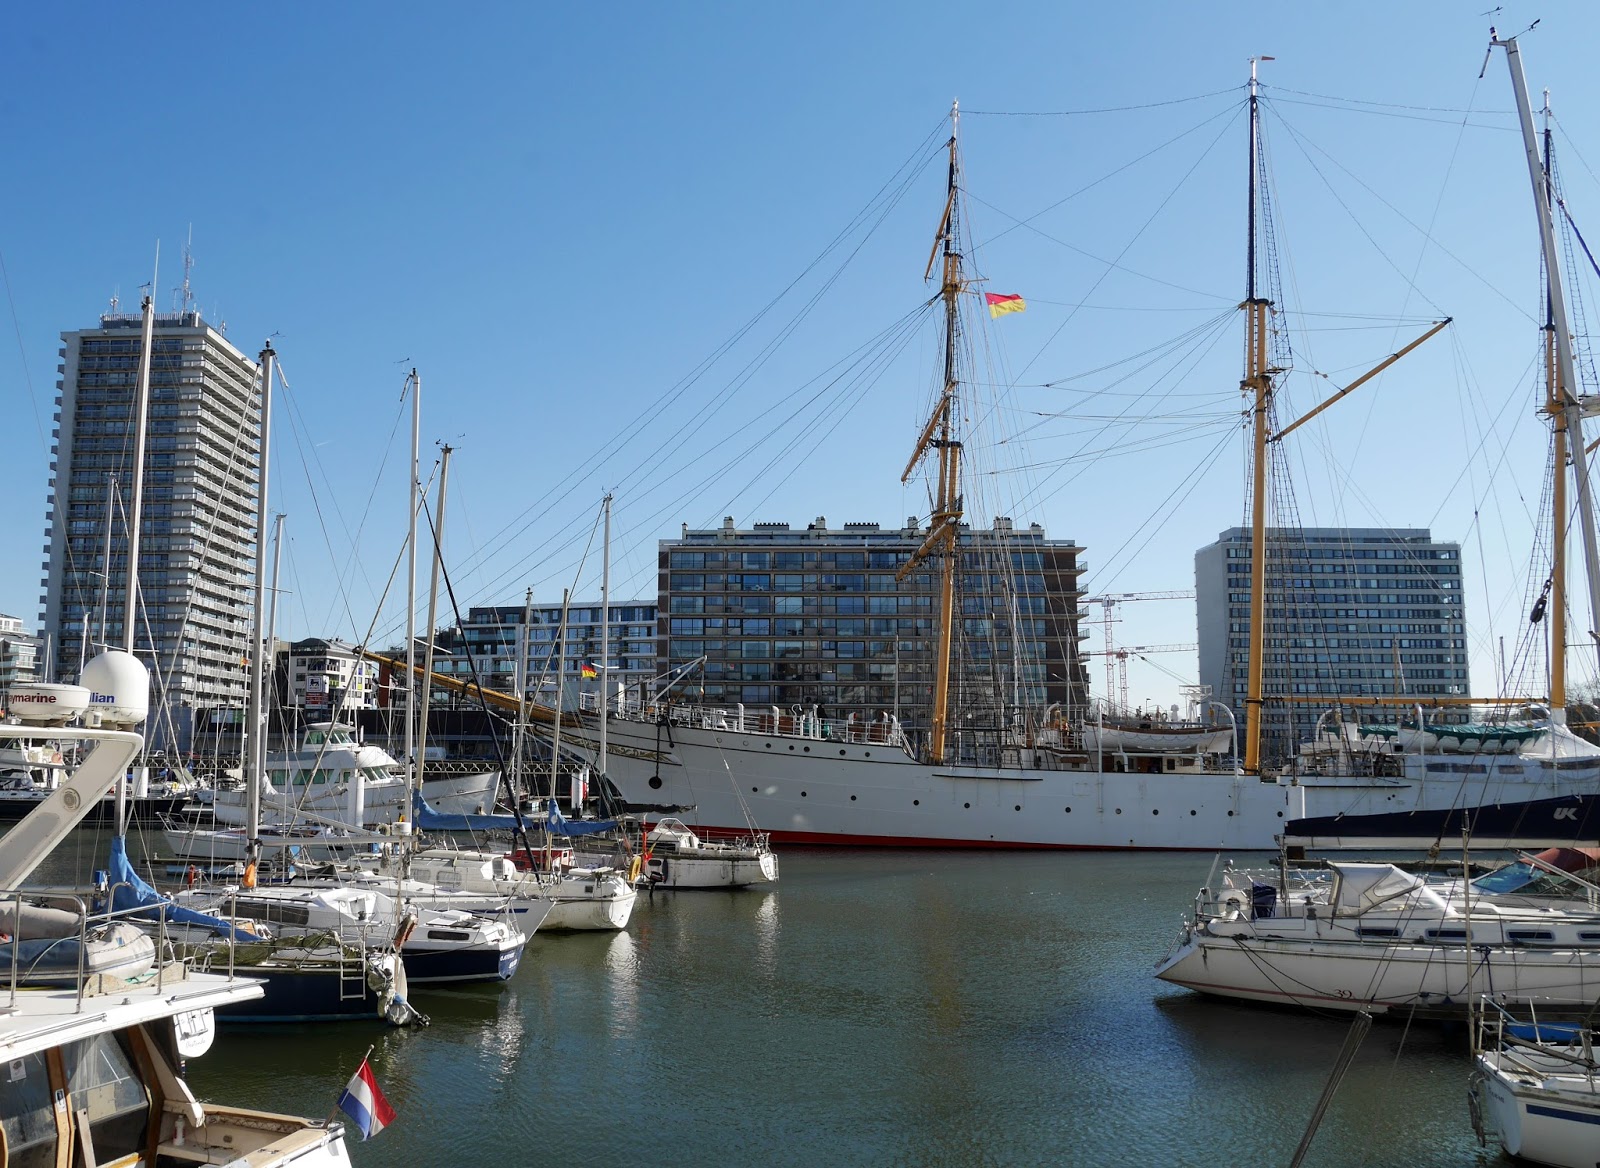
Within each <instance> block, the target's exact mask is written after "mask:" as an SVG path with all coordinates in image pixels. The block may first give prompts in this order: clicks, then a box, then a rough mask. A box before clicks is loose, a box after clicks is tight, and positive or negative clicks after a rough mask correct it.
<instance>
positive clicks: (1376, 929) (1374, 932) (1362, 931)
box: [1356, 925, 1400, 937]
mask: <svg viewBox="0 0 1600 1168" xmlns="http://www.w3.org/2000/svg"><path fill="white" fill-rule="evenodd" d="M1399 935H1400V930H1399V929H1397V928H1395V927H1394V926H1392V925H1361V926H1360V927H1358V928H1357V929H1356V936H1358V937H1398V936H1399Z"/></svg>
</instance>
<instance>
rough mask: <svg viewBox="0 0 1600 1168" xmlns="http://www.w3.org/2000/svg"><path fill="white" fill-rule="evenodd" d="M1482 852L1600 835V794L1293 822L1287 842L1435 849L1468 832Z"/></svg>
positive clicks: (1327, 846)
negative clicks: (1437, 844)
mask: <svg viewBox="0 0 1600 1168" xmlns="http://www.w3.org/2000/svg"><path fill="white" fill-rule="evenodd" d="M1464 833H1465V834H1466V835H1468V836H1469V837H1470V838H1471V840H1472V846H1473V847H1475V848H1481V849H1490V850H1502V849H1511V848H1546V847H1555V846H1557V845H1562V844H1574V843H1583V842H1586V841H1590V840H1593V839H1595V838H1596V837H1600V795H1595V794H1572V795H1562V796H1559V797H1557V798H1554V799H1534V800H1530V801H1529V802H1526V803H1494V804H1488V805H1484V806H1478V807H1469V808H1460V807H1457V808H1440V809H1433V810H1416V811H1390V812H1377V813H1373V814H1368V815H1363V814H1359V813H1355V814H1344V815H1327V816H1321V817H1319V818H1315V819H1299V820H1292V821H1291V822H1290V823H1289V824H1288V825H1287V827H1285V829H1284V842H1286V843H1289V844H1292V845H1295V846H1299V847H1304V848H1311V849H1316V850H1318V851H1327V850H1330V849H1338V848H1363V849H1365V848H1384V847H1387V848H1402V849H1421V848H1430V847H1432V846H1433V845H1434V844H1435V843H1437V842H1438V841H1440V840H1445V841H1450V840H1459V839H1461V838H1462V837H1463V834H1464Z"/></svg>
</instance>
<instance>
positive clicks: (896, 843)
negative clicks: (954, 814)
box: [692, 823, 1238, 852]
mask: <svg viewBox="0 0 1600 1168" xmlns="http://www.w3.org/2000/svg"><path fill="white" fill-rule="evenodd" d="M692 827H693V830H695V831H705V832H728V833H730V834H734V835H748V834H749V833H750V829H749V828H748V827H712V826H710V825H709V824H700V823H697V824H693V825H692ZM758 830H759V829H758ZM767 835H768V837H769V838H770V839H771V841H772V842H773V843H775V844H803V845H805V846H807V847H813V846H814V847H841V848H987V849H989V850H991V851H995V850H999V851H1011V852H1015V851H1024V850H1026V851H1047V852H1130V851H1142V852H1214V851H1216V850H1217V849H1216V848H1215V847H1211V846H1207V847H1193V848H1165V847H1162V848H1156V847H1132V846H1130V845H1128V844H1120V845H1118V844H1039V843H1024V842H1021V841H1017V840H974V839H938V838H936V837H931V836H930V837H927V838H921V837H914V836H903V835H842V834H838V833H834V832H818V831H770V832H768V833H767ZM1236 850H1238V849H1236Z"/></svg>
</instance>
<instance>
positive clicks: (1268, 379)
mask: <svg viewBox="0 0 1600 1168" xmlns="http://www.w3.org/2000/svg"><path fill="white" fill-rule="evenodd" d="M1270 60H1272V58H1271V57H1252V58H1250V212H1249V225H1248V232H1249V241H1248V253H1249V260H1248V264H1247V272H1246V291H1245V299H1244V303H1243V304H1241V305H1239V307H1240V308H1242V309H1244V310H1245V344H1244V354H1245V373H1244V378H1243V379H1242V380H1241V381H1240V382H1239V388H1240V389H1241V390H1242V391H1243V392H1244V393H1246V394H1249V395H1252V396H1251V406H1250V420H1251V433H1252V437H1253V439H1254V442H1253V448H1254V449H1253V454H1252V456H1251V463H1250V469H1251V477H1250V649H1249V655H1250V656H1249V676H1248V678H1247V683H1246V684H1247V687H1248V688H1247V689H1246V691H1245V731H1244V771H1245V773H1246V774H1250V775H1259V774H1260V773H1261V721H1262V706H1263V704H1264V702H1265V696H1264V690H1265V688H1266V686H1265V673H1266V667H1265V663H1266V653H1267V447H1268V445H1269V443H1278V442H1282V441H1283V439H1284V438H1286V437H1288V436H1289V435H1290V434H1292V433H1293V432H1294V431H1296V430H1298V429H1299V428H1300V427H1301V426H1303V425H1305V424H1306V423H1307V422H1309V421H1310V420H1311V419H1312V418H1314V417H1316V416H1317V415H1318V414H1320V413H1322V411H1323V410H1325V409H1327V408H1328V407H1329V406H1331V405H1333V404H1334V403H1335V402H1338V401H1340V400H1342V399H1343V398H1344V397H1345V396H1347V395H1348V394H1350V393H1351V392H1352V391H1353V390H1355V389H1357V388H1358V387H1360V386H1362V385H1365V384H1366V383H1367V382H1369V381H1371V380H1372V379H1373V378H1374V377H1376V376H1377V375H1378V374H1380V373H1382V372H1383V371H1384V370H1385V369H1387V368H1389V366H1391V365H1393V364H1394V363H1395V362H1396V361H1399V360H1400V359H1401V358H1402V357H1404V356H1405V355H1406V354H1407V353H1410V352H1411V351H1412V350H1413V349H1415V348H1416V347H1417V346H1419V345H1421V344H1422V343H1423V342H1424V341H1427V340H1428V339H1429V338H1431V337H1434V336H1436V335H1438V333H1440V332H1441V331H1442V330H1443V329H1444V327H1445V326H1446V325H1448V324H1449V323H1450V318H1449V317H1446V318H1445V319H1444V320H1441V321H1436V322H1435V323H1434V324H1433V325H1432V326H1431V327H1430V328H1429V329H1428V330H1427V331H1426V332H1424V333H1423V334H1422V335H1421V336H1420V337H1418V338H1417V339H1416V340H1414V341H1412V342H1410V343H1409V344H1407V345H1405V346H1403V347H1402V348H1400V349H1399V350H1398V351H1397V352H1394V353H1391V354H1390V355H1389V356H1387V357H1385V358H1384V359H1383V360H1382V361H1379V362H1378V363H1377V364H1376V365H1374V366H1373V367H1372V368H1371V369H1369V370H1367V371H1366V372H1365V373H1363V374H1362V375H1361V376H1360V377H1357V378H1356V379H1355V380H1353V381H1351V382H1350V383H1349V384H1348V385H1346V386H1345V387H1344V388H1343V389H1341V390H1339V391H1338V392H1337V393H1335V394H1333V396H1331V397H1329V398H1328V399H1326V400H1325V401H1323V402H1321V403H1320V404H1319V405H1317V406H1315V407H1313V408H1312V409H1310V410H1308V411H1307V412H1306V413H1305V414H1303V415H1301V416H1300V417H1299V418H1296V419H1295V420H1294V421H1293V422H1290V423H1289V424H1288V425H1287V426H1284V427H1283V428H1282V429H1281V430H1278V431H1277V432H1276V433H1274V432H1273V431H1272V428H1271V424H1272V416H1271V415H1272V393H1273V385H1272V376H1273V374H1275V373H1281V372H1282V370H1280V369H1275V368H1273V367H1272V366H1270V365H1269V364H1268V363H1267V327H1268V324H1267V321H1268V317H1269V316H1270V314H1271V312H1272V301H1271V300H1269V299H1267V298H1266V297H1264V296H1260V295H1258V294H1257V291H1256V266H1257V265H1256V234H1257V227H1256V200H1257V196H1258V194H1259V189H1258V181H1259V180H1258V175H1257V171H1258V163H1257V159H1258V157H1259V147H1260V141H1261V137H1260V121H1259V117H1260V110H1259V103H1258V100H1257V98H1258V88H1257V83H1256V64H1257V62H1259V61H1270ZM1274 700H1275V701H1276V700H1282V701H1285V702H1293V701H1299V700H1302V699H1299V698H1287V697H1285V698H1282V699H1279V698H1274ZM1311 700H1315V701H1318V702H1321V701H1327V700H1329V699H1327V698H1324V697H1320V696H1318V697H1316V698H1314V699H1311ZM1333 700H1344V699H1337V698H1336V699H1333Z"/></svg>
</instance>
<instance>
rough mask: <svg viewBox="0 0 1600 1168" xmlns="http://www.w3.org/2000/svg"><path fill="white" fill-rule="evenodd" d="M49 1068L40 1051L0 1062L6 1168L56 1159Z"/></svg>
mask: <svg viewBox="0 0 1600 1168" xmlns="http://www.w3.org/2000/svg"><path fill="white" fill-rule="evenodd" d="M51 1095H52V1092H51V1089H50V1071H49V1068H48V1067H46V1066H45V1061H44V1056H43V1055H42V1054H25V1055H23V1056H22V1057H21V1058H18V1059H10V1060H8V1061H7V1062H6V1063H4V1064H0V1127H4V1129H5V1133H6V1165H7V1168H34V1166H35V1165H46V1166H48V1168H54V1165H55V1162H56V1121H55V1115H54V1114H53V1112H52V1109H51V1106H50V1100H51Z"/></svg>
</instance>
